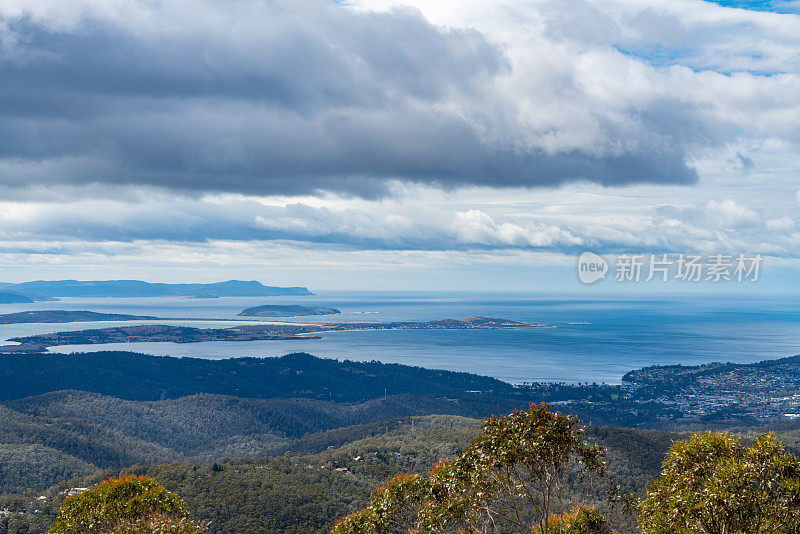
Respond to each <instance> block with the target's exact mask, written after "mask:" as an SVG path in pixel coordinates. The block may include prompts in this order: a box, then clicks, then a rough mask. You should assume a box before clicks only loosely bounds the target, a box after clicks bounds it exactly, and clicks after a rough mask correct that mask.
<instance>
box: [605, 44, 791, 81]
mask: <svg viewBox="0 0 800 534" xmlns="http://www.w3.org/2000/svg"><path fill="white" fill-rule="evenodd" d="M614 48H615V49H616V50H617V51H618V52H620V53H621V54H625V55H626V56H630V57H633V58H636V59H639V60H642V61H645V62H647V63H649V64H650V65H653V66H655V67H670V66H672V65H681V66H683V67H687V68H690V69H692V70H693V71H694V72H705V71H714V72H718V73H720V74H724V75H726V76H730V75H733V74H735V73H738V72H746V73H748V74H752V75H754V76H774V75H777V74H784V71H772V70H770V71H767V70H761V69H753V68H740V69H731V68H730V66H729V65H713V64H710V65H709V64H701V63H700V62H699V61H698V59H697V58H698V55H697V51H696V50H694V49H692V48H672V47H666V46H663V45H660V44H656V43H654V44H648V45H644V46H637V47H631V46H625V45H620V44H618V45H615V46H614ZM740 59H742V60H745V59H746V60H747V61H746V62H745V61H742V64H744V63H750V64H757V63H758V62H759V61H760V60H762V59H763V58H762V56H761V54H757V53H753V54H749V55H747V56H746V57H741V58H740Z"/></svg>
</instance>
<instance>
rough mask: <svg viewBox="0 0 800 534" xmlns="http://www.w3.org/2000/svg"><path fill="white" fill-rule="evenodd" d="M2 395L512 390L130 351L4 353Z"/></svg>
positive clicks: (406, 373)
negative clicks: (77, 391) (70, 390)
mask: <svg viewBox="0 0 800 534" xmlns="http://www.w3.org/2000/svg"><path fill="white" fill-rule="evenodd" d="M0 384H3V387H0V400H5V399H18V398H22V397H28V396H31V395H40V394H42V393H48V392H51V391H58V390H63V389H76V390H82V391H90V392H94V393H101V394H103V395H113V396H115V397H118V398H122V399H130V400H158V399H167V398H176V397H183V396H185V395H193V394H195V393H212V394H221V395H234V396H237V397H251V398H262V399H266V398H280V397H304V398H316V399H324V400H334V401H340V402H341V401H345V402H359V401H366V400H369V399H374V398H378V397H383V396H384V394H386V393H388V394H401V393H402V394H407V393H410V394H419V395H437V396H442V397H445V396H454V395H460V394H464V392H466V391H482V392H490V391H493V392H494V393H496V394H497V393H500V392H502V393H506V394H508V393H512V392H514V388H513V386H511V385H510V384H507V383H505V382H501V381H500V380H496V379H494V378H489V377H485V376H478V375H473V374H469V373H456V372H451V371H439V370H431V369H423V368H421V367H411V366H407V365H399V364H383V363H379V362H351V361H347V360H345V361H341V362H340V361H336V360H330V359H325V358H316V357H314V356H311V355H309V354H303V353H298V354H289V355H287V356H283V357H281V358H235V359H233V358H232V359H223V360H205V359H199V358H167V357H162V356H148V355H145V354H136V353H132V352H110V351H109V352H91V353H84V354H47V353H45V354H35V355H26V354H14V355H11V354H9V355H4V356H3V357H2V365H1V366H0Z"/></svg>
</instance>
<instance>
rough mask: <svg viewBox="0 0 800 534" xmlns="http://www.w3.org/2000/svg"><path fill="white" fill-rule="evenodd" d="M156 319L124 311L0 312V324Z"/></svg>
mask: <svg viewBox="0 0 800 534" xmlns="http://www.w3.org/2000/svg"><path fill="white" fill-rule="evenodd" d="M153 319H158V317H153V316H151V315H127V314H124V313H97V312H91V311H72V310H36V311H24V312H18V313H3V314H0V324H19V323H86V322H94V321H150V320H153Z"/></svg>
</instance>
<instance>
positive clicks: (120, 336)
mask: <svg viewBox="0 0 800 534" xmlns="http://www.w3.org/2000/svg"><path fill="white" fill-rule="evenodd" d="M544 326H545V325H540V324H534V323H525V322H520V321H511V320H508V319H497V318H493V317H466V318H464V319H442V320H438V321H428V322H386V323H311V324H308V323H306V324H254V325H241V326H236V327H233V328H192V327H185V326H172V325H143V326H125V327H116V328H98V329H92V330H79V331H67V332H53V333H49V334H39V335H34V336H26V337H16V338H11V339H9V341H13V342H16V343H19V345H10V346H0V353H20V352H26V353H31V352H44V351H46V349H47V347H55V346H59V345H94V344H100V343H130V342H164V341H167V342H173V343H199V342H203V341H258V340H278V339H281V340H287V339H319V338H320V334H324V333H325V332H344V331H354V330H505V329H511V328H536V327H544Z"/></svg>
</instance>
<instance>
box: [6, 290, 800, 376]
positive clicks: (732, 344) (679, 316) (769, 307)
mask: <svg viewBox="0 0 800 534" xmlns="http://www.w3.org/2000/svg"><path fill="white" fill-rule="evenodd" d="M294 303H302V304H308V305H326V306H333V307H336V308H338V309H340V310H341V311H342V312H343V313H342V314H340V315H334V316H327V317H305V318H295V319H293V320H295V321H298V322H304V321H337V322H339V321H342V322H357V321H428V320H434V319H444V318H462V317H467V316H476V315H479V316H491V317H500V318H505V319H513V320H519V321H530V322H535V323H541V324H546V325H551V326H554V327H555V328H531V329H519V330H490V331H474V330H473V331H469V330H461V331H363V332H334V333H326V334H325V336H324V339H319V340H307V341H253V342H206V343H187V344H174V343H123V344H113V345H81V346H69V347H56V348H53V349H51V350H52V351H57V352H73V351H84V350H107V349H118V350H134V351H138V352H145V353H150V354H157V355H171V356H194V357H200V358H212V359H219V358H230V357H242V356H259V357H272V356H280V355H283V354H286V353H289V352H298V351H303V352H309V353H311V354H315V355H317V356H322V357H330V358H339V359H353V360H373V359H374V360H379V361H382V362H387V363H403V364H409V365H419V366H423V367H428V368H440V369H447V370H453V371H467V372H471V373H478V374H483V375H489V376H494V377H496V378H499V379H502V380H506V381H510V382H516V383H518V382H524V381H558V382H561V381H563V382H608V383H616V382H619V381H620V379H621V377H622V376H623V375H624V373H625V372H627V371H629V370H631V369H635V368H639V367H643V366H648V365H656V364H664V365H667V364H678V363H681V364H686V365H694V364H700V363H708V362H712V361H732V362H755V361H760V360H764V359H770V358H779V357H784V356H790V355H794V354H798V353H800V302H798V300H797V299H793V298H774V297H768V298H765V297H758V298H752V297H750V298H742V297H721V296H713V297H686V296H679V297H641V298H636V297H633V298H632V297H630V296H626V297H625V298H624V299H622V298H612V297H600V296H594V295H592V296H585V295H572V296H567V297H564V296H555V295H520V294H512V293H477V292H476V293H454V292H448V293H368V292H348V293H335V292H321V293H320V294H318V295H315V296H312V297H274V298H255V297H254V298H219V299H186V298H140V299H108V298H105V299H63V300H62V301H60V302H37V303H35V304H16V305H0V313H10V312H14V311H23V310H29V309H74V310H79V309H85V310H91V311H97V312H109V313H110V312H114V313H129V314H136V315H154V316H159V317H172V318H209V319H229V318H234V317H235V316H236V314H237V313H238V312H239V311H241V310H242V309H244V308H246V307H249V306H254V305H259V304H294ZM157 322H158V321H146V323H157ZM119 324H122V323H71V324H68V325H65V324H60V325H41V324H40V325H0V337H1V338H2V339H7V338H9V337H14V336H18V335H29V334H33V333H43V332H48V331H59V330H81V329H85V328H100V327H106V326H112V325H114V326H116V325H119ZM137 324H138V323H137ZM180 324H187V325H197V326H203V327H214V328H219V327H224V326H232V325H231V324H230V323H219V322H211V323H209V322H197V321H187V322H184V321H181V322H180Z"/></svg>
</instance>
